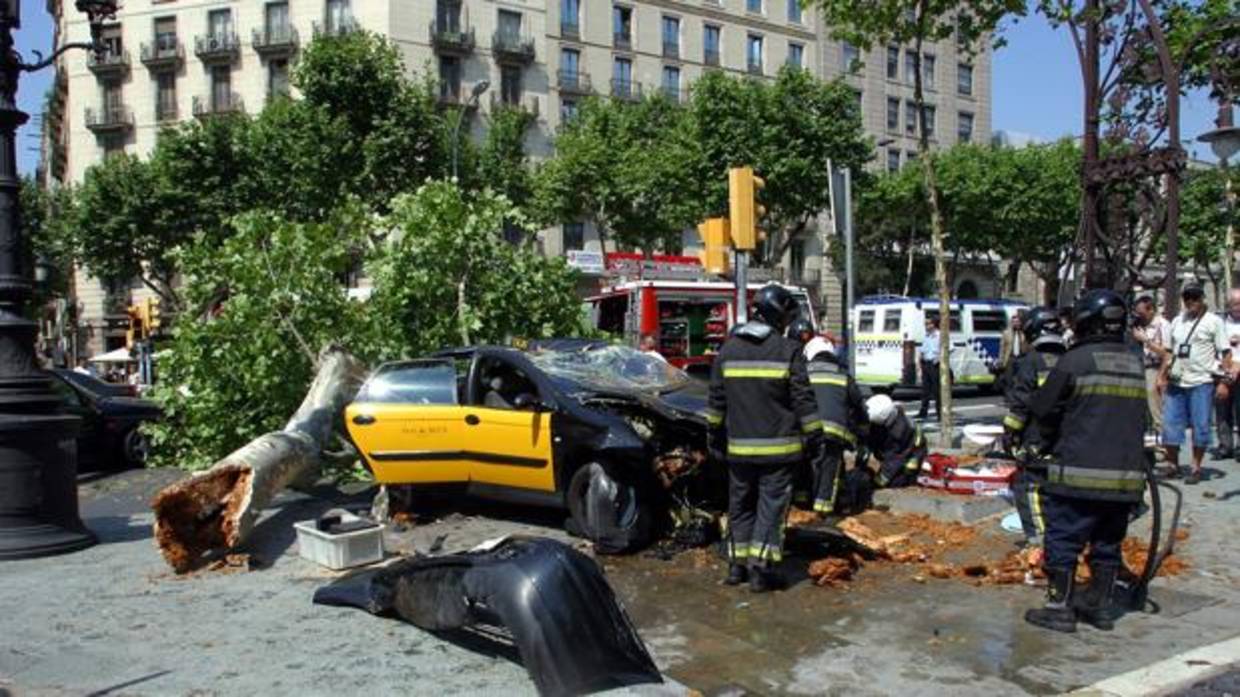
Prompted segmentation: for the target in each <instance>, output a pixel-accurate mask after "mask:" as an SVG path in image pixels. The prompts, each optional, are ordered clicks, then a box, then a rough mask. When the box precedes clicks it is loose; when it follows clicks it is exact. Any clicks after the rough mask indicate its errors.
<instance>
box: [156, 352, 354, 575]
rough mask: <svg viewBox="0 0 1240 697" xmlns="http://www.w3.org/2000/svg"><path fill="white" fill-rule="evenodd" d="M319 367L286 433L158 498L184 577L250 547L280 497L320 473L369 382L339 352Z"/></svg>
mask: <svg viewBox="0 0 1240 697" xmlns="http://www.w3.org/2000/svg"><path fill="white" fill-rule="evenodd" d="M318 366H319V369H318V374H317V375H316V376H315V378H314V382H312V383H311V384H310V389H309V390H307V392H306V398H305V400H303V401H302V403H301V406H300V407H299V408H298V409H297V412H296V413H295V414H293V417H292V418H291V419H289V422H288V424H286V425H285V426H284V429H283V430H281V431H272V432H271V433H267V434H264V435H262V436H259V437H258V438H255V439H254V440H252V441H250V442H249V443H248V444H246V445H245V446H243V447H241V448H240V449H238V450H236V451H235V452H233V453H232V454H231V455H229V456H228V457H225V458H224V459H223V460H220V461H219V462H217V463H215V465H213V466H212V467H211V469H209V470H207V471H205V472H200V473H198V474H195V475H194V476H192V477H190V478H188V479H185V480H183V481H180V482H177V483H176V484H172V485H171V486H168V487H165V488H164V489H163V490H162V491H160V492H159V493H158V494H156V496H155V499H154V501H153V502H152V504H151V507H152V508H153V509H154V511H155V543H156V545H157V546H158V547H159V551H160V553H161V554H163V556H164V560H165V561H167V562H168V564H169V565H170V566H172V568H173V569H174V570H175V571H176V572H177V573H184V572H186V571H189V570H190V569H193V568H194V567H195V566H196V565H197V564H198V563H199V561H200V560H201V559H202V558H203V556H204V555H206V554H208V553H211V552H222V551H227V550H229V549H232V548H234V547H236V546H237V545H239V544H241V543H242V542H244V541H245V539H246V538H247V537H248V536H249V534H250V532H252V531H253V529H254V523H255V522H257V521H258V517H259V516H260V515H261V514H262V512H263V509H264V508H266V507H267V504H268V503H270V502H271V499H272V498H274V497H275V495H276V494H278V493H279V492H280V491H281V490H283V489H284V488H285V487H286V486H288V485H289V484H290V483H291V482H294V481H296V480H298V479H299V478H301V477H304V476H306V475H308V474H312V473H313V472H314V471H315V470H317V468H318V467H319V463H320V460H319V456H320V453H321V451H322V449H323V446H324V444H325V443H326V442H327V440H328V438H330V437H331V435H332V432H333V430H334V429H335V425H336V420H337V418H339V415H340V413H341V411H342V410H343V409H344V407H345V405H346V404H348V403H349V402H350V401H351V400H352V399H353V397H354V395H355V394H356V393H357V390H358V388H359V387H360V386H361V383H362V380H363V378H364V377H365V375H366V367H365V366H364V365H362V364H361V363H360V362H359V361H358V360H357V359H356V358H354V357H353V356H352V355H351V354H349V353H348V352H347V351H345V350H344V349H340V348H336V347H327V348H325V349H323V351H322V352H320V353H319V360H318Z"/></svg>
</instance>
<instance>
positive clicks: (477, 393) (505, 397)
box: [464, 353, 555, 491]
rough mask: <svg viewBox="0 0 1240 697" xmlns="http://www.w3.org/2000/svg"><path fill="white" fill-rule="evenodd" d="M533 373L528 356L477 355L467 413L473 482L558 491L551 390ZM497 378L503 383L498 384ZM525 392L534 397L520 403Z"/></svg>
mask: <svg viewBox="0 0 1240 697" xmlns="http://www.w3.org/2000/svg"><path fill="white" fill-rule="evenodd" d="M533 373H534V368H533V367H532V366H530V365H528V364H526V363H525V362H524V361H520V362H519V363H518V362H517V361H515V360H513V359H511V358H509V357H506V356H503V355H497V354H486V353H484V354H481V355H480V356H479V357H478V358H477V360H476V365H475V366H474V369H473V371H472V374H473V378H472V379H473V380H474V381H475V385H474V389H472V390H470V393H471V399H470V402H471V404H470V405H469V406H468V407H467V409H466V410H465V418H464V424H465V426H464V432H465V438H466V441H467V442H468V443H469V448H468V456H469V460H470V467H469V468H470V479H471V480H472V481H474V482H478V483H480V484H490V485H495V486H503V487H513V488H517V489H531V490H534V491H555V469H554V462H553V458H552V448H551V444H552V442H553V438H552V433H551V412H550V411H549V409H547V408H546V407H548V406H549V401H550V397H551V395H549V394H547V390H546V388H540V387H539V385H538V382H537V381H536V380H535V379H534V375H533ZM496 378H499V379H500V380H501V383H500V384H498V385H494V386H493V385H492V382H493V381H494V380H495V379H496ZM493 387H498V388H499V389H493ZM488 393H490V394H491V396H492V397H493V398H492V399H488V398H487V397H488ZM522 395H525V396H527V397H528V398H531V399H532V402H531V403H530V404H529V405H526V406H520V407H519V406H518V405H517V403H518V401H519V400H518V397H521V396H522Z"/></svg>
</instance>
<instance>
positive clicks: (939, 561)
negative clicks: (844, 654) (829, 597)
mask: <svg viewBox="0 0 1240 697" xmlns="http://www.w3.org/2000/svg"><path fill="white" fill-rule="evenodd" d="M837 527H838V528H839V530H840V531H842V532H843V533H844V534H845V535H847V536H848V537H850V538H852V539H853V540H854V541H855V542H857V543H859V544H861V545H864V546H866V547H868V548H870V549H872V550H873V551H874V552H875V559H874V561H872V562H866V561H865V560H863V559H861V557H859V556H858V555H856V554H855V553H853V554H850V555H849V556H846V557H827V558H824V559H819V560H817V561H814V562H813V563H811V564H810V565H809V575H810V577H811V578H813V579H814V583H815V584H817V585H819V586H829V587H835V586H840V585H844V584H846V583H847V582H848V581H851V580H852V579H853V578H854V577H855V576H856V575H857V572H858V571H859V570H860V569H861V567H862V566H863V565H864V564H867V563H873V564H918V565H920V569H919V570H918V574H917V576H915V577H914V578H915V579H917V578H919V579H922V580H924V577H930V578H938V579H949V578H951V579H959V580H962V581H964V582H966V583H970V584H972V585H976V586H981V585H1009V584H1019V583H1025V582H1028V581H1031V580H1033V579H1037V578H1043V577H1044V576H1043V573H1042V569H1041V555H1040V550H1037V549H1026V550H1013V549H1012V548H1011V540H1010V538H1007V537H1004V536H1001V535H998V534H997V533H995V534H989V533H983V532H982V531H980V530H979V529H978V528H975V527H972V526H968V525H964V524H961V523H944V522H939V521H936V520H932V519H930V518H929V517H928V516H925V515H898V514H892V513H885V512H881V511H867V512H865V513H862V514H861V515H858V516H855V517H853V518H848V519H845V520H843V521H841V522H840V523H839V525H838V526H837ZM1175 539H1176V540H1177V541H1184V540H1187V539H1188V531H1187V530H1179V531H1178V532H1177V534H1176V536H1175ZM1146 544H1147V542H1146V541H1145V540H1141V539H1138V538H1135V537H1129V538H1127V539H1126V540H1124V544H1123V554H1124V564H1125V566H1127V567H1128V570H1129V571H1130V573H1132V574H1134V575H1140V573H1141V572H1142V570H1144V568H1145V562H1146V557H1147V550H1146ZM1186 568H1187V564H1186V563H1185V561H1184V560H1183V559H1181V558H1180V557H1177V556H1175V555H1174V554H1173V555H1171V556H1169V557H1167V559H1165V560H1164V561H1163V564H1162V566H1161V567H1159V570H1158V575H1159V576H1176V575H1178V574H1181V573H1183V572H1184V570H1185V569H1186ZM1077 575H1078V577H1081V579H1082V580H1087V579H1088V576H1089V574H1088V566H1087V565H1086V563H1085V562H1084V561H1082V563H1081V565H1080V567H1079V568H1078V570H1077Z"/></svg>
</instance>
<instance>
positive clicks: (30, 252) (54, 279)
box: [18, 177, 73, 308]
mask: <svg viewBox="0 0 1240 697" xmlns="http://www.w3.org/2000/svg"><path fill="white" fill-rule="evenodd" d="M18 195H19V196H20V197H21V212H22V216H21V221H20V224H21V231H22V242H23V243H24V244H25V249H23V250H22V257H23V262H24V263H25V264H27V267H28V268H33V265H34V264H35V262H36V261H37V262H39V263H40V264H46V265H47V266H48V267H49V269H50V270H51V277H50V278H49V279H48V280H47V282H46V284H38V283H36V285H35V288H34V299H33V301H32V302H31V307H32V308H37V307H39V306H40V305H42V304H43V303H44V302H46V301H47V300H49V299H51V298H54V297H58V296H63V295H64V294H65V293H66V292H67V290H68V286H69V279H70V278H71V276H72V274H73V266H72V264H71V260H72V258H73V237H72V234H71V233H72V230H70V229H68V228H67V227H66V226H64V225H63V222H64V220H65V218H66V216H64V215H63V214H62V213H61V211H62V209H63V208H64V207H66V206H70V205H72V198H71V197H70V196H69V195H68V190H67V189H57V190H55V191H48V190H46V189H44V188H42V187H41V186H39V184H38V182H37V181H35V180H34V179H33V178H29V177H27V178H25V179H23V180H22V187H21V191H20V192H19V193H18Z"/></svg>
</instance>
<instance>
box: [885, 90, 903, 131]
mask: <svg viewBox="0 0 1240 697" xmlns="http://www.w3.org/2000/svg"><path fill="white" fill-rule="evenodd" d="M887 130H889V131H898V130H900V100H899V99H896V98H894V97H888V98H887Z"/></svg>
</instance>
